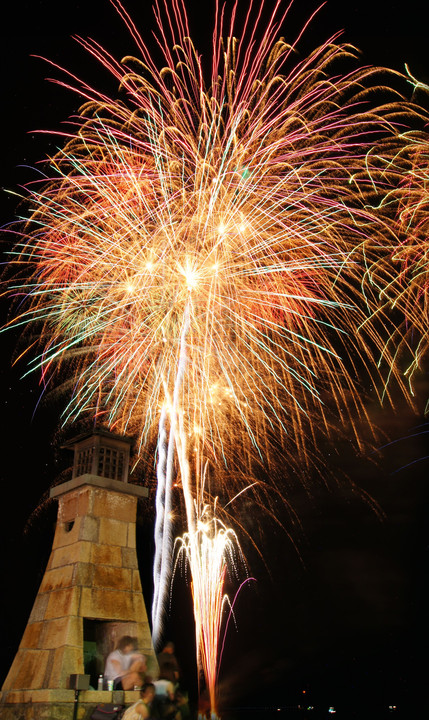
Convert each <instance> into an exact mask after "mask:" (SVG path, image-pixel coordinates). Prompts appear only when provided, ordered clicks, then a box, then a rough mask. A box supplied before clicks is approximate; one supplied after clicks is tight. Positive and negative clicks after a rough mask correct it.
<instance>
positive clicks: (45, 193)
mask: <svg viewBox="0 0 429 720" xmlns="http://www.w3.org/2000/svg"><path fill="white" fill-rule="evenodd" d="M112 3H113V5H114V6H115V8H116V9H117V11H118V13H119V15H120V16H121V17H122V19H123V20H124V22H125V23H126V25H127V27H128V29H129V31H130V33H131V36H132V38H133V39H134V41H135V44H136V46H137V49H138V58H132V57H127V58H125V59H123V60H122V62H118V61H117V60H116V59H115V58H113V57H112V56H111V55H110V54H109V53H108V52H107V51H106V50H104V49H103V48H102V47H101V46H100V45H99V44H98V43H96V42H95V41H91V40H85V39H82V38H78V41H79V43H80V44H81V45H82V46H83V47H84V48H85V49H86V50H87V51H88V52H89V53H90V54H91V55H92V56H93V57H94V58H95V59H96V60H98V61H99V62H100V63H102V64H103V65H104V67H105V68H107V69H108V70H109V71H110V73H111V74H112V75H113V77H114V78H115V79H116V80H117V82H118V84H119V85H120V88H121V93H120V95H119V99H116V100H115V99H111V98H109V97H107V96H106V95H104V94H103V93H101V92H99V91H97V90H96V89H93V88H91V87H89V86H88V85H87V84H86V83H85V82H83V81H81V80H79V79H78V78H76V77H75V76H73V75H71V74H70V73H67V78H66V79H65V80H63V81H61V84H62V85H64V86H66V87H69V88H71V89H73V90H75V91H76V92H78V93H79V94H80V96H81V97H83V99H84V102H85V104H84V105H83V106H82V108H81V110H80V114H79V116H78V117H77V118H73V123H72V125H71V126H70V132H69V133H63V134H62V139H63V142H64V147H63V149H62V150H61V151H59V152H58V154H57V155H56V156H55V157H54V158H52V159H51V160H50V163H49V168H48V170H47V176H48V181H47V182H44V183H34V184H32V185H30V186H29V188H28V191H29V200H30V202H29V204H30V216H29V217H28V218H27V220H28V222H27V223H26V225H25V229H24V231H23V232H22V237H21V239H20V241H19V243H18V245H17V247H16V250H15V258H14V263H15V264H16V265H17V269H18V271H20V272H21V276H22V277H21V279H20V280H17V281H16V282H15V284H14V286H13V288H12V292H13V294H14V295H15V296H16V297H17V298H18V300H19V301H21V300H22V299H23V298H25V301H26V304H25V309H24V310H23V311H22V313H21V314H20V315H19V316H18V317H17V318H16V319H15V320H14V325H15V326H16V325H20V324H22V325H23V326H26V327H27V328H28V327H29V326H31V324H33V323H34V324H37V329H38V332H39V333H40V335H41V338H42V343H43V349H42V351H41V353H40V354H39V355H38V356H37V357H35V358H34V360H33V361H32V362H31V363H30V369H41V370H42V374H43V378H44V382H46V383H50V382H53V381H54V380H55V378H56V377H60V376H61V374H62V373H63V372H64V373H68V374H71V375H72V377H73V378H74V380H75V386H74V392H73V395H72V398H71V400H70V402H69V404H68V405H67V407H66V410H65V413H64V422H69V421H71V420H74V419H76V418H78V417H79V416H82V415H88V416H89V417H91V418H93V417H95V418H96V419H97V421H99V422H102V423H104V424H106V425H108V426H109V427H111V428H112V429H113V428H114V429H115V430H116V431H122V432H125V431H126V432H133V433H135V434H136V435H137V437H138V438H139V446H140V449H141V450H143V449H144V448H146V447H148V446H150V444H151V443H153V442H156V441H155V438H156V436H157V435H158V441H157V448H158V465H157V475H158V491H157V499H156V509H157V519H156V535H157V549H156V557H155V566H154V576H155V603H154V615H153V619H154V633H155V637H159V636H160V635H161V632H162V625H161V614H162V610H163V605H164V603H165V598H166V595H167V593H168V581H169V576H170V572H171V567H172V560H171V553H172V551H171V538H172V532H173V524H172V522H173V521H172V510H173V497H172V491H171V488H172V480H173V477H174V478H175V480H176V484H178V485H179V486H180V487H181V490H182V496H183V499H184V504H185V514H186V523H187V530H188V533H189V535H188V536H187V537H188V538H191V537H192V543H193V542H194V540H195V537H198V538H199V539H198V542H199V541H200V540H201V542H203V540H204V538H203V536H201V535H198V530H197V528H198V522H197V517H196V514H195V507H205V505H206V504H207V503H206V502H205V499H204V495H205V493H206V491H205V490H204V488H203V487H202V486H201V485H200V484H199V480H198V478H199V473H198V472H194V471H193V470H192V468H193V467H194V465H195V467H201V466H202V465H203V464H204V463H206V462H208V463H209V466H210V471H209V475H210V483H211V489H210V497H214V496H215V495H216V494H217V493H219V492H220V491H221V492H222V494H223V495H224V496H229V497H232V496H233V495H234V494H235V493H236V492H237V490H239V489H240V486H238V487H237V484H236V483H235V482H234V478H235V477H237V478H241V477H242V475H241V474H240V473H239V472H238V471H237V468H238V467H239V466H240V464H245V465H246V466H247V470H248V472H249V473H251V472H252V469H254V464H255V463H258V462H260V463H263V462H267V463H269V462H270V446H271V442H272V439H273V437H275V439H276V442H277V443H279V444H283V443H284V442H286V440H287V438H292V440H293V443H294V448H295V454H296V455H297V457H298V458H299V460H298V461H299V462H303V463H305V462H306V459H307V457H308V452H309V451H308V448H309V447H310V446H311V444H312V442H314V435H315V433H316V430H317V431H319V429H321V428H325V430H326V431H327V432H329V430H330V423H331V420H330V416H329V411H328V409H327V408H326V407H325V400H326V399H327V398H328V399H329V400H328V405H329V406H330V408H331V412H332V413H333V415H334V416H335V415H336V416H337V417H338V422H339V424H343V425H345V424H346V423H349V424H350V425H351V427H352V431H353V429H355V431H356V435H357V440H358V441H359V436H358V433H357V427H358V425H359V423H360V422H361V421H362V420H363V421H365V420H366V410H365V404H364V401H363V398H362V395H361V392H360V389H359V381H358V379H357V378H358V375H359V374H360V370H361V368H362V367H363V368H365V372H367V373H368V374H369V375H370V376H373V380H374V383H375V384H376V387H379V386H380V384H381V381H382V375H381V371H380V372H379V370H378V368H377V367H376V365H375V364H374V362H373V357H374V354H375V352H376V351H378V352H382V353H383V356H384V359H385V361H386V364H387V365H389V363H390V361H391V357H390V356H389V353H388V351H387V349H386V346H385V341H384V338H383V333H382V332H381V331H382V330H383V323H381V324H380V325H374V324H370V323H367V322H365V321H366V320H367V311H368V308H367V304H366V303H362V291H361V283H362V277H363V275H364V272H365V269H366V261H365V259H364V260H363V258H366V257H367V256H368V254H369V252H370V251H369V247H376V246H377V242H378V243H379V244H380V245H381V243H382V241H383V242H385V239H386V237H387V238H391V242H392V243H394V242H395V237H394V236H393V234H392V232H391V230H390V227H389V224H388V223H387V222H386V221H385V220H384V219H383V215H382V214H377V213H375V212H374V211H372V209H371V207H370V201H371V199H372V196H373V195H374V194H376V193H377V192H380V191H381V192H382V191H383V183H384V180H383V176H382V174H380V178H379V177H378V176H377V174H376V173H374V172H373V173H372V177H371V178H370V179H368V176H367V154H368V151H369V150H370V149H371V148H372V147H373V146H374V144H376V143H377V144H378V147H379V153H380V154H381V155H382V154H383V153H385V154H386V156H388V157H390V155H391V154H392V153H394V152H397V144H398V143H399V142H400V139H399V137H398V133H397V131H396V124H397V117H398V106H397V104H396V105H395V103H394V102H392V103H388V104H385V105H381V106H380V107H374V104H373V101H372V100H371V98H372V93H373V90H374V85H375V84H376V82H377V81H378V79H379V73H378V71H377V70H376V69H374V68H363V69H357V70H356V69H352V68H353V63H354V60H355V54H354V51H353V49H352V48H350V47H349V46H346V45H341V44H339V43H338V38H337V37H332V38H330V39H329V40H328V41H327V42H326V43H325V44H323V45H322V46H321V47H319V48H317V49H316V50H314V52H312V53H311V54H310V55H309V56H308V57H305V58H304V59H301V60H299V59H298V60H296V56H295V49H296V45H297V43H298V41H299V39H300V38H299V37H298V38H297V39H296V40H295V41H294V42H293V43H292V45H288V44H287V43H286V42H285V41H284V40H281V39H278V35H279V31H280V28H281V26H282V25H283V23H284V21H285V18H286V14H287V9H286V10H285V9H284V8H283V7H282V3H281V2H280V0H279V1H278V2H275V3H274V8H273V11H272V13H271V14H270V15H269V17H268V19H267V20H266V21H265V20H263V19H262V16H263V12H264V11H265V12H266V8H265V7H264V4H263V3H261V2H260V0H258V2H252V1H251V2H249V3H247V4H246V7H245V8H243V10H242V11H241V16H240V14H239V5H238V3H235V4H232V5H231V6H230V10H229V13H226V11H225V10H224V9H223V8H222V7H221V6H220V4H219V3H217V2H216V3H215V10H216V19H215V30H214V35H213V48H212V66H211V71H210V72H209V70H208V68H207V66H205V65H204V63H203V60H202V58H201V56H200V55H199V54H198V52H197V51H196V49H195V47H194V45H193V43H192V41H191V39H190V36H191V35H190V30H189V26H188V19H187V15H186V8H185V5H184V1H183V0H175V1H174V2H171V3H170V2H167V1H166V2H165V4H161V2H158V0H156V1H155V4H154V13H155V18H156V22H157V34H156V43H157V51H158V53H159V54H160V55H161V57H162V61H161V63H160V67H158V65H157V64H156V62H155V60H154V59H153V58H154V52H153V47H151V46H149V45H147V44H145V42H144V41H143V39H142V38H141V36H140V35H139V33H138V31H137V29H136V27H135V25H134V23H133V22H132V20H131V18H130V17H129V15H128V14H127V12H126V10H125V9H124V7H123V6H122V5H121V4H120V3H119V2H118V0H112ZM240 17H241V19H240ZM237 38H238V39H237ZM63 72H65V71H63ZM40 328H41V332H40ZM391 364H392V365H393V363H391ZM355 418H356V420H355ZM310 452H311V451H310ZM225 477H227V481H226V480H225ZM195 533H197V535H196V536H195V535H194V534H195ZM190 542H191V541H190ZM200 550H201V552H202V546H201V548H200ZM195 552H196V551H194V550H193V551H192V556H193V557H194V556H195ZM191 567H192V568H195V567H196V564H195V563H194V564H192V563H191ZM195 572H197V571H196V570H195ZM192 580H193V593H194V607H195V611H196V615H198V613H200V612H202V610H201V608H200V606H199V604H200V605H201V603H202V602H203V599H204V598H203V596H202V595H199V592H200V590H199V589H198V588H199V585H198V578H197V576H194V569H193V570H192ZM222 586H223V575H222V572H221V573H220V575H219V588H218V590H219V592H220V593H221V588H222ZM201 592H203V591H202V590H201ZM216 597H217V599H216V600H214V601H213V602H216V603H218V601H219V597H220V595H219V596H216ZM210 602H211V600H210ZM216 617H217V616H216ZM213 633H214V631H213ZM204 652H205V655H206V656H207V657H209V654H208V651H207V648H206V649H205V651H204ZM210 662H211V663H213V662H214V656H213V655H212V656H211V658H210ZM208 672H209V670H208V669H207V668H206V673H208ZM210 672H211V671H210Z"/></svg>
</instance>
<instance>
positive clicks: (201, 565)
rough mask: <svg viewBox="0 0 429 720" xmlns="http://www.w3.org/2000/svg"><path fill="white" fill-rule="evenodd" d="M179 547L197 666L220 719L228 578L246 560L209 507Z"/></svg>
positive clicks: (213, 712) (237, 544)
mask: <svg viewBox="0 0 429 720" xmlns="http://www.w3.org/2000/svg"><path fill="white" fill-rule="evenodd" d="M214 510H215V508H214ZM178 548H179V555H178V559H177V561H176V564H177V563H178V562H179V561H180V560H181V559H182V556H184V560H185V561H187V562H188V563H189V566H190V568H191V577H192V597H193V601H194V616H195V635H196V642H197V653H198V666H199V667H202V668H203V671H204V676H205V678H206V682H207V688H208V691H209V697H210V707H211V713H212V717H213V716H215V717H217V697H216V681H217V671H218V658H219V651H220V650H219V644H220V641H221V638H220V633H219V629H220V627H221V625H222V615H223V611H224V607H225V605H228V604H229V599H228V596H227V595H226V594H225V578H226V574H227V571H228V569H229V570H231V569H233V571H234V570H235V572H236V573H237V574H238V571H237V567H236V566H237V557H238V559H239V560H240V561H241V562H243V558H242V556H241V551H240V546H239V543H238V539H237V536H236V534H235V533H234V531H233V530H232V529H231V528H227V527H226V526H225V525H224V524H223V523H222V522H221V521H220V520H219V519H218V518H216V515H215V514H213V511H212V509H211V508H209V507H208V506H206V507H204V508H202V509H200V511H196V524H195V527H194V529H192V530H191V531H189V532H186V533H184V535H183V537H182V538H180V539H179V540H178ZM231 611H232V610H231Z"/></svg>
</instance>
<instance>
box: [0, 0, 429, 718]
mask: <svg viewBox="0 0 429 720" xmlns="http://www.w3.org/2000/svg"><path fill="white" fill-rule="evenodd" d="M243 2H244V0H243ZM209 4H210V3H209V0H205V2H203V1H201V0H200V2H193V3H192V6H193V7H192V11H193V14H192V19H193V22H194V25H195V30H196V32H199V33H200V37H201V42H202V43H203V42H207V40H208V39H209V37H210V33H209V32H208V31H207V30H205V31H204V30H203V29H202V28H205V27H207V25H208V23H207V19H206V18H205V15H204V13H205V6H206V5H209ZM267 4H268V5H269V4H270V3H269V2H267ZM295 5H296V7H294V8H293V10H292V11H291V19H290V26H289V25H287V26H286V27H285V29H284V34H285V36H286V37H287V39H292V38H293V32H292V31H291V33H292V34H291V35H289V30H288V28H289V27H290V28H293V30H294V31H295V30H296V29H298V28H299V27H300V25H301V24H302V23H303V22H304V21H305V20H306V19H307V17H308V16H309V15H310V12H311V11H312V10H313V9H314V8H315V7H316V6H317V3H314V2H308V1H307V0H302V1H299V0H296V3H295ZM127 6H128V7H129V8H130V10H131V12H132V15H133V17H134V18H135V20H136V22H137V24H138V25H139V27H141V28H142V29H143V32H144V31H145V28H147V27H148V26H149V20H148V16H149V6H150V3H149V2H146V1H145V0H141V2H137V1H136V0H133V1H132V2H129V3H127ZM421 7H422V6H421V4H420V3H418V2H417V0H410V2H408V3H401V4H399V3H394V2H390V3H388V2H387V1H386V0H383V1H382V2H381V1H378V0H373V1H372V2H370V1H369V0H363V1H361V2H344V1H343V2H339V0H334V1H332V2H328V4H327V5H326V6H325V8H323V9H322V11H321V12H320V14H319V16H318V18H317V19H316V20H315V21H314V23H313V26H312V27H311V29H310V30H309V31H308V32H307V35H306V37H305V40H304V43H303V45H304V47H305V48H306V49H310V48H311V47H312V46H315V45H317V44H319V43H321V42H322V41H323V40H325V39H326V37H327V36H329V35H331V34H332V33H334V32H335V31H336V30H340V29H342V28H344V30H345V35H344V37H345V39H346V40H348V41H350V42H351V43H353V44H355V45H357V46H358V47H359V48H360V49H361V50H362V53H363V55H362V62H363V63H364V64H366V63H376V64H381V65H385V66H390V67H394V68H396V69H398V70H402V69H403V66H404V63H405V62H407V63H408V64H409V66H410V69H411V71H412V72H413V74H414V75H415V76H418V77H419V78H420V79H421V80H423V81H426V82H429V58H428V56H427V50H426V48H427V37H426V33H427V26H426V19H425V18H423V17H422V16H421V13H422V10H421ZM1 33H2V38H1V43H0V46H1V47H0V50H1V55H2V74H1V77H2V100H3V112H2V122H3V135H2V137H3V148H2V162H1V175H2V177H1V185H2V186H3V187H5V188H7V189H9V190H13V189H14V188H16V187H17V186H18V185H19V184H20V183H24V182H26V181H27V180H28V179H29V177H31V172H30V171H29V170H28V169H27V168H26V167H25V166H33V165H34V163H35V162H37V160H39V159H40V158H43V156H44V154H45V153H46V152H49V149H50V143H51V140H50V139H49V138H47V137H46V136H38V135H35V134H34V133H33V132H32V131H33V130H36V129H57V128H58V127H59V126H60V123H61V122H62V121H63V120H65V119H66V118H67V116H68V115H70V114H71V113H72V112H73V111H74V110H76V109H77V107H78V106H79V102H78V100H77V98H76V97H74V96H73V95H71V94H70V93H68V92H66V91H64V90H63V89H61V88H59V87H57V86H54V85H52V84H50V83H48V82H46V80H45V77H46V76H47V75H50V74H51V70H50V69H49V68H48V67H47V66H46V64H44V63H43V62H42V61H41V60H39V59H36V58H34V57H31V55H42V56H45V57H48V58H50V59H52V60H53V61H55V62H59V63H60V64H62V65H64V66H65V67H67V68H70V69H71V70H75V71H79V72H80V73H81V74H82V75H83V76H84V77H85V78H87V79H89V80H90V82H91V83H93V84H97V83H103V84H105V83H108V82H109V81H108V79H107V78H106V77H105V75H103V73H102V71H101V70H100V69H99V68H98V67H97V65H96V64H95V63H92V62H91V61H90V60H88V59H87V58H86V56H85V55H84V54H83V51H81V50H80V49H79V48H78V47H77V45H76V44H75V43H74V42H73V41H72V40H71V36H72V35H73V34H82V35H85V36H86V35H90V36H92V37H95V38H96V39H99V40H100V41H101V43H102V44H103V45H105V46H106V47H107V48H109V49H110V48H112V49H113V50H114V51H115V52H117V53H118V55H121V54H125V53H128V52H131V53H132V52H133V51H134V48H133V46H132V41H131V39H128V36H127V33H126V30H125V29H123V28H122V27H121V25H120V21H119V20H118V19H117V18H116V16H115V13H114V11H113V9H112V8H111V7H110V6H109V3H108V0H81V2H78V1H76V0H71V1H69V2H67V3H61V4H60V3H58V2H54V0H38V1H36V0H33V1H31V2H30V1H26V2H22V1H20V0H17V1H16V2H11V3H8V18H7V19H4V21H3V24H2V30H1ZM103 86H105V85H103ZM111 89H112V92H113V91H114V88H113V87H112V88H111ZM22 166H24V167H22ZM15 207H16V198H15V197H14V196H13V195H11V194H9V193H3V194H2V197H1V218H2V223H4V224H6V223H7V222H9V221H10V220H12V219H13V216H14V212H15ZM7 243H8V237H7V235H6V236H5V239H4V248H6V247H7ZM6 312H7V309H6V305H5V304H4V303H3V305H2V316H3V317H5V316H6ZM16 342H17V337H16V335H5V336H2V345H1V348H2V362H1V365H0V372H1V375H0V392H1V402H2V407H3V417H4V421H3V432H2V445H3V447H2V454H1V457H2V478H1V479H2V492H3V518H4V519H3V523H2V527H1V533H2V548H3V552H2V559H1V563H2V568H1V577H2V579H3V587H4V591H3V593H2V608H1V614H0V622H1V623H2V629H1V635H0V637H1V638H2V642H1V643H0V676H1V678H3V677H4V675H5V673H6V672H7V670H8V668H9V666H10V663H11V662H12V659H13V657H14V654H15V652H16V649H17V645H18V643H19V639H20V636H21V633H22V631H23V629H24V627H25V624H26V621H27V618H28V614H29V612H30V610H31V606H32V603H33V600H34V597H35V594H36V591H37V586H38V583H39V582H40V580H41V578H42V576H43V572H44V567H45V564H46V562H47V559H48V555H49V550H50V547H51V542H52V536H53V528H54V522H55V508H53V507H52V506H51V507H50V508H49V507H48V508H44V507H43V503H42V506H40V502H41V500H42V499H43V494H44V493H46V492H47V489H48V487H49V485H50V484H51V483H52V481H53V479H54V477H55V476H56V474H57V473H58V472H59V469H61V468H62V467H63V466H64V464H65V463H66V460H65V459H64V457H63V454H62V451H61V452H60V451H59V450H58V449H57V448H56V438H55V435H56V427H57V418H58V415H59V412H60V407H61V404H60V402H59V401H56V400H54V401H52V403H51V404H49V403H42V404H41V405H40V407H37V404H38V398H39V394H40V392H39V388H38V385H37V378H36V377H30V378H26V379H24V380H21V379H20V377H21V375H22V374H23V372H24V370H25V367H24V365H23V364H20V365H19V367H18V368H16V367H15V368H12V367H11V358H12V356H13V354H14V352H15V346H16ZM421 387H422V395H423V394H424V393H425V387H426V388H427V383H426V382H425V379H424V378H423V380H422V383H421ZM377 421H378V422H379V423H380V425H381V426H382V427H383V428H384V429H385V432H386V437H388V438H389V439H391V440H397V442H395V443H394V444H393V445H390V446H389V447H388V448H386V449H385V450H383V451H381V453H380V454H379V456H378V459H377V462H376V458H375V456H372V457H370V458H369V459H365V458H357V457H355V456H354V455H353V454H352V453H351V451H350V449H349V448H348V447H347V448H346V447H344V449H343V448H342V446H340V447H328V446H327V447H326V453H327V454H328V453H330V454H331V455H332V458H333V459H332V461H331V465H332V467H333V469H334V470H335V468H336V467H337V468H338V476H340V475H342V473H343V472H346V473H347V474H348V475H349V476H350V477H351V479H352V480H353V481H354V482H355V483H356V484H357V485H358V486H359V487H360V488H362V489H363V491H364V492H366V493H368V494H369V495H370V496H372V497H373V498H374V499H375V500H376V501H377V502H378V503H379V505H380V506H381V508H382V511H383V518H382V519H381V518H380V516H379V515H377V513H376V512H374V511H373V510H372V509H371V504H370V503H369V502H366V501H365V500H364V499H362V498H361V497H360V496H359V493H353V492H352V491H351V490H350V485H349V484H347V483H346V484H344V486H342V485H341V484H340V486H339V487H338V488H334V487H332V486H330V488H329V489H326V488H324V487H323V484H322V483H317V482H315V483H314V486H313V487H312V494H311V495H310V496H309V495H308V494H307V493H305V492H303V491H302V490H300V489H299V488H297V487H294V486H293V484H291V490H290V492H291V497H290V501H291V504H292V505H293V507H294V509H295V510H296V513H297V515H298V517H299V518H300V520H301V525H302V527H301V529H300V530H298V528H297V527H293V526H292V525H291V523H290V521H289V519H288V517H287V514H286V512H285V511H284V510H283V509H281V508H280V506H279V513H280V514H281V513H284V524H285V528H286V530H288V531H289V532H291V533H292V536H293V537H294V541H295V543H296V544H297V545H298V549H299V552H297V550H296V548H295V547H294V544H293V543H292V542H291V541H290V540H289V539H288V536H287V533H285V532H283V531H281V530H279V529H275V527H273V526H272V525H268V524H267V529H266V533H265V535H264V542H263V548H262V554H263V556H264V560H265V562H266V566H264V564H263V563H262V562H261V561H260V560H258V558H257V557H256V556H255V557H253V554H252V552H251V550H249V565H250V569H251V572H252V574H253V575H255V576H256V578H257V581H256V582H254V583H251V585H250V586H249V588H245V589H244V590H243V592H242V594H241V595H240V596H239V600H238V604H237V626H238V628H237V630H235V629H232V630H231V631H230V634H229V636H228V639H227V643H226V651H225V663H224V674H223V688H224V692H225V696H226V695H227V694H229V693H231V694H232V695H231V696H233V695H234V691H235V693H236V695H238V696H239V697H240V696H241V697H243V698H244V697H246V693H248V687H249V684H248V680H249V678H252V679H253V678H261V681H262V685H263V686H267V687H271V688H272V687H275V688H276V691H275V694H274V695H272V698H273V699H274V700H275V701H276V702H284V704H293V703H294V702H297V701H298V699H299V698H300V697H302V695H300V694H301V693H302V690H307V697H309V696H310V695H311V693H313V694H314V695H315V696H318V697H322V696H323V697H324V696H326V701H327V702H328V701H329V702H330V703H331V702H332V703H335V702H337V701H338V698H340V699H342V698H350V697H353V698H355V699H356V701H358V699H359V698H360V699H361V700H362V702H363V701H364V700H365V701H366V700H367V698H369V697H370V696H371V695H372V696H374V697H376V700H377V702H380V703H384V705H386V704H389V703H398V704H401V703H402V704H405V703H407V704H412V703H414V702H420V700H421V698H422V697H423V695H424V687H425V685H426V678H425V670H427V664H428V663H427V659H426V645H427V641H428V622H427V617H426V607H427V600H428V570H429V567H428V552H429V549H428V545H429V542H428V530H427V513H428V509H429V503H428V497H429V496H428V488H427V471H428V467H429V462H428V460H424V457H425V456H426V455H427V454H428V446H429V443H428V440H427V438H428V437H429V435H427V434H426V433H425V432H424V431H425V428H424V427H420V429H418V430H416V428H418V426H420V425H421V424H422V423H423V419H422V417H421V416H420V415H416V416H413V415H412V414H411V413H410V412H408V411H407V410H406V408H404V407H402V406H400V407H399V410H398V413H397V414H396V415H392V414H390V413H388V412H387V411H386V412H385V413H382V412H380V413H378V414H377ZM411 435H414V437H411ZM413 461H418V462H415V463H414V464H413V465H412V466H411V467H410V468H408V469H407V468H404V469H401V468H403V466H405V465H407V464H408V463H412V462H413ZM37 507H39V508H40V509H39V510H38V511H37V512H36V513H35V514H34V513H33V511H34V510H35V508H37ZM32 513H33V515H32ZM30 516H31V520H30V523H29V522H28V519H29V517H30ZM139 534H140V539H141V540H142V541H143V540H144V539H145V537H146V534H145V530H144V529H140V531H139ZM267 567H268V570H267ZM146 575H147V576H149V575H150V574H149V573H148V572H147V571H146ZM179 584H180V583H179ZM177 597H178V598H182V603H183V606H184V607H186V602H185V600H184V599H183V598H184V597H186V595H185V593H184V591H183V588H180V587H179V589H178V590H177ZM187 612H188V611H187V610H186V609H183V608H181V607H180V602H179V601H177V609H176V616H177V617H178V618H179V620H180V622H179V623H176V624H175V623H174V622H173V621H172V633H173V634H174V633H175V634H176V640H177V642H178V646H179V647H178V654H179V658H180V659H181V660H182V664H184V665H186V666H188V665H190V660H189V657H188V656H190V655H191V654H190V653H188V652H187V648H188V646H189V645H192V643H191V641H190V639H189V632H190V630H189V627H190V626H189V623H188V624H187V623H185V624H183V623H182V622H181V620H182V618H183V617H185V618H186V617H188V616H187ZM183 628H185V629H184V630H183ZM280 688H281V690H280ZM252 692H253V691H252ZM271 692H274V691H273V690H271ZM256 695H257V693H255V697H256ZM422 716H423V715H422Z"/></svg>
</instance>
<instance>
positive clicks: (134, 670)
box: [104, 635, 146, 690]
mask: <svg viewBox="0 0 429 720" xmlns="http://www.w3.org/2000/svg"><path fill="white" fill-rule="evenodd" d="M145 672H146V658H145V656H144V655H141V654H140V653H138V652H137V641H136V638H133V637H130V636H129V635H124V637H122V638H121V639H120V640H119V642H118V644H117V647H116V650H113V651H112V652H111V653H110V654H109V655H108V656H107V660H106V666H105V668H104V677H105V679H106V680H113V687H114V689H115V690H133V689H134V687H135V686H136V685H137V686H138V687H140V686H141V684H142V681H143V675H144V673H145Z"/></svg>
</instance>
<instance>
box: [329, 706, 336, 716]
mask: <svg viewBox="0 0 429 720" xmlns="http://www.w3.org/2000/svg"><path fill="white" fill-rule="evenodd" d="M336 712H337V711H336V710H335V708H334V707H332V705H331V707H330V708H329V710H328V713H331V714H332V713H336Z"/></svg>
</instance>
